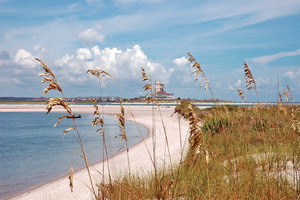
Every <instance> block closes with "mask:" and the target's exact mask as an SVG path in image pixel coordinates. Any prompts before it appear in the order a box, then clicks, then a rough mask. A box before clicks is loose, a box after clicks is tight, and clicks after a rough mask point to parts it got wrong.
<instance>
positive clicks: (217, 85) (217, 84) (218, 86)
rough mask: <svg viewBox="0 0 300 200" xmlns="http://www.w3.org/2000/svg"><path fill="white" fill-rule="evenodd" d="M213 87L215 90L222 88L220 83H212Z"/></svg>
mask: <svg viewBox="0 0 300 200" xmlns="http://www.w3.org/2000/svg"><path fill="white" fill-rule="evenodd" d="M214 87H215V88H221V87H222V83H221V82H215V83H214Z"/></svg>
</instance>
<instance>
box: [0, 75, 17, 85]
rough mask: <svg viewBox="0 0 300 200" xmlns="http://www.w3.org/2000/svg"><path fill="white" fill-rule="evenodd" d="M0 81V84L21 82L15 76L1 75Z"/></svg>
mask: <svg viewBox="0 0 300 200" xmlns="http://www.w3.org/2000/svg"><path fill="white" fill-rule="evenodd" d="M0 83H1V84H11V83H14V84H18V83H21V81H20V80H19V79H17V78H7V77H1V78H0Z"/></svg>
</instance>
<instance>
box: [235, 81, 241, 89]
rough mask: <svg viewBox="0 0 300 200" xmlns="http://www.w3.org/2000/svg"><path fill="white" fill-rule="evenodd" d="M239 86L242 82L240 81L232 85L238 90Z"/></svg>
mask: <svg viewBox="0 0 300 200" xmlns="http://www.w3.org/2000/svg"><path fill="white" fill-rule="evenodd" d="M241 85H242V81H241V80H237V81H236V82H235V84H234V86H235V87H238V88H240V87H241Z"/></svg>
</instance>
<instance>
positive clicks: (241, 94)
mask: <svg viewBox="0 0 300 200" xmlns="http://www.w3.org/2000/svg"><path fill="white" fill-rule="evenodd" d="M237 92H238V94H239V96H240V99H241V101H242V102H244V103H245V102H246V97H245V95H244V92H243V91H242V89H240V88H239V89H238V90H237Z"/></svg>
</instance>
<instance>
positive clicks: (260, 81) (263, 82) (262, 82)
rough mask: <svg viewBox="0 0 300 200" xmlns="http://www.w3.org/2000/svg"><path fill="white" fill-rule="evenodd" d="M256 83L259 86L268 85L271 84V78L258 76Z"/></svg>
mask: <svg viewBox="0 0 300 200" xmlns="http://www.w3.org/2000/svg"><path fill="white" fill-rule="evenodd" d="M256 84H257V85H258V87H259V86H268V85H270V84H271V82H270V79H268V78H262V77H258V79H256Z"/></svg>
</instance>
